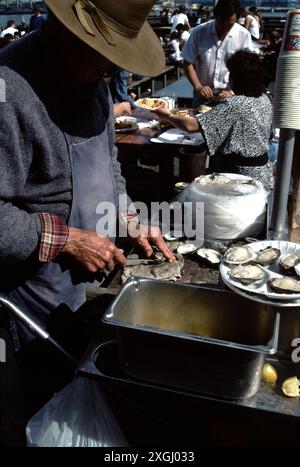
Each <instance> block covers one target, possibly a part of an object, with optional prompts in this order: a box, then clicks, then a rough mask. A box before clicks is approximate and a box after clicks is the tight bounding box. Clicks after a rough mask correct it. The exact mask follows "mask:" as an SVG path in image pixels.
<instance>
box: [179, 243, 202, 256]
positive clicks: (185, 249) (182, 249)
mask: <svg viewBox="0 0 300 467" xmlns="http://www.w3.org/2000/svg"><path fill="white" fill-rule="evenodd" d="M197 249H198V247H197V245H194V243H184V244H183V245H180V246H179V247H178V248H177V252H178V253H180V254H181V255H188V254H191V253H195V252H196V251H197Z"/></svg>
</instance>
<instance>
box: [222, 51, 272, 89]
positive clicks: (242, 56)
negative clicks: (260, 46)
mask: <svg viewBox="0 0 300 467" xmlns="http://www.w3.org/2000/svg"><path fill="white" fill-rule="evenodd" d="M227 68H228V70H229V72H230V80H231V81H232V90H233V92H234V93H235V94H238V95H244V96H249V97H259V96H261V95H262V94H263V92H264V90H265V73H264V68H263V64H262V62H261V60H260V58H259V56H258V55H257V54H256V53H255V52H250V51H248V50H239V51H238V52H236V53H235V54H233V55H232V56H231V57H230V58H229V59H228V60H227Z"/></svg>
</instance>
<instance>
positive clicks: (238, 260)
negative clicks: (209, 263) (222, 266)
mask: <svg viewBox="0 0 300 467" xmlns="http://www.w3.org/2000/svg"><path fill="white" fill-rule="evenodd" d="M224 258H225V261H226V263H228V264H243V263H248V262H249V261H251V260H252V259H254V258H255V253H254V251H253V250H251V248H249V247H248V246H233V247H232V248H230V249H229V250H228V251H227V252H226V254H225V257H224Z"/></svg>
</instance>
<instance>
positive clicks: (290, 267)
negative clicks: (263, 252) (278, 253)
mask: <svg viewBox="0 0 300 467" xmlns="http://www.w3.org/2000/svg"><path fill="white" fill-rule="evenodd" d="M298 261H300V254H299V253H298V254H297V253H289V254H288V255H285V256H283V257H282V258H280V261H279V267H280V270H281V272H282V273H283V274H288V275H293V274H295V269H294V266H295V265H296V263H297V262H298Z"/></svg>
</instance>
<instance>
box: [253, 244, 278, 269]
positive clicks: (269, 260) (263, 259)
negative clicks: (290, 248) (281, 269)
mask: <svg viewBox="0 0 300 467" xmlns="http://www.w3.org/2000/svg"><path fill="white" fill-rule="evenodd" d="M280 255H281V251H280V250H279V249H278V248H273V247H271V246H268V247H267V248H264V249H263V250H260V251H258V252H257V253H256V258H255V262H256V263H257V264H261V265H262V266H268V265H269V264H273V263H275V261H277V260H278V258H279V257H280Z"/></svg>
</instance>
